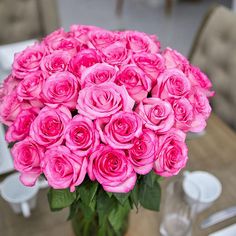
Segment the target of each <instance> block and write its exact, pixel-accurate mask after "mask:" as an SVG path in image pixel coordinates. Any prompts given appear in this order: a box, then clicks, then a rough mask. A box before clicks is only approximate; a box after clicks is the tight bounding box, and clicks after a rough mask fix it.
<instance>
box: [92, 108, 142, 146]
mask: <svg viewBox="0 0 236 236" xmlns="http://www.w3.org/2000/svg"><path fill="white" fill-rule="evenodd" d="M103 121H105V122H106V118H105V120H98V121H97V123H96V126H97V129H98V130H99V133H100V136H101V139H102V141H103V142H104V143H107V144H109V145H110V146H111V147H113V148H117V149H129V148H132V147H133V145H134V144H133V143H132V140H133V139H134V138H135V137H139V136H140V135H141V134H142V119H141V118H140V117H139V116H138V115H137V114H136V113H135V112H122V111H121V112H118V113H117V114H114V115H113V116H112V117H111V119H110V121H109V122H108V123H107V124H106V125H105V124H104V123H105V122H103Z"/></svg>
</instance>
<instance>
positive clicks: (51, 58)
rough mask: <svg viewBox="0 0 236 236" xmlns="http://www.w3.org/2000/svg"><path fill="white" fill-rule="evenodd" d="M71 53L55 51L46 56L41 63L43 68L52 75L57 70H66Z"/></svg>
mask: <svg viewBox="0 0 236 236" xmlns="http://www.w3.org/2000/svg"><path fill="white" fill-rule="evenodd" d="M70 59H71V55H70V54H69V53H68V52H66V51H55V52H53V53H52V54H49V55H47V56H45V57H44V58H43V59H42V61H41V63H40V66H41V70H42V71H43V72H46V73H47V74H49V75H51V74H53V73H55V72H62V71H66V70H67V67H68V64H69V61H70Z"/></svg>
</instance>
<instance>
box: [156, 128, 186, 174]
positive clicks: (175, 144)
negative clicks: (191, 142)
mask: <svg viewBox="0 0 236 236" xmlns="http://www.w3.org/2000/svg"><path fill="white" fill-rule="evenodd" d="M185 137H186V134H185V133H183V132H182V131H180V130H177V129H171V130H170V131H169V132H168V133H166V134H165V135H162V136H159V148H158V152H157V160H156V161H155V162H154V168H153V169H154V171H155V173H156V174H158V175H161V176H164V177H169V176H173V175H177V174H178V173H179V171H180V170H181V169H182V168H184V167H185V165H186V162H187V160H188V156H187V153H188V149H187V146H186V143H185Z"/></svg>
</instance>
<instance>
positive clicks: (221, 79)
mask: <svg viewBox="0 0 236 236" xmlns="http://www.w3.org/2000/svg"><path fill="white" fill-rule="evenodd" d="M189 58H190V60H191V62H192V63H193V64H194V65H197V66H199V67H200V68H201V69H202V70H203V71H204V72H205V73H206V74H207V75H208V76H209V78H210V79H211V81H212V83H213V87H214V90H215V92H216V95H215V97H213V98H212V105H213V110H214V111H215V112H216V113H217V114H218V115H219V116H220V117H221V118H222V119H223V120H224V121H226V122H227V123H228V124H229V125H230V126H231V127H233V128H234V129H235V130H236V13H235V12H232V11H231V10H229V9H227V8H225V7H222V6H217V7H214V8H213V9H211V10H210V12H209V13H208V14H207V16H206V17H205V19H204V21H203V23H202V26H201V27H200V29H199V32H198V34H197V36H196V38H195V41H194V43H193V46H192V50H191V52H190V56H189Z"/></svg>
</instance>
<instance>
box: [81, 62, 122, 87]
mask: <svg viewBox="0 0 236 236" xmlns="http://www.w3.org/2000/svg"><path fill="white" fill-rule="evenodd" d="M117 70H118V68H116V67H113V66H111V65H109V64H107V63H97V64H94V65H93V66H91V67H89V68H87V69H85V70H84V71H83V73H82V75H81V87H82V88H84V87H87V86H91V85H94V84H102V83H105V82H113V81H114V80H115V76H116V73H117Z"/></svg>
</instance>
